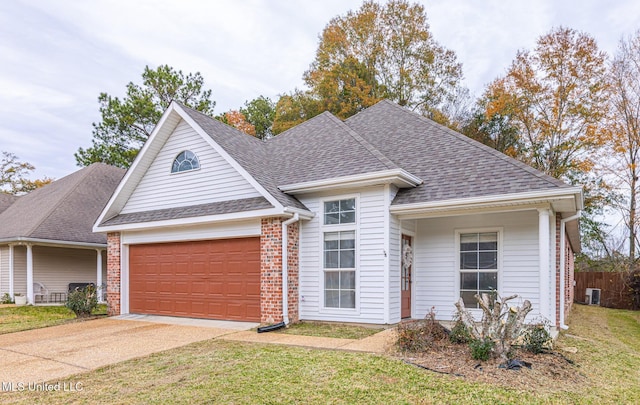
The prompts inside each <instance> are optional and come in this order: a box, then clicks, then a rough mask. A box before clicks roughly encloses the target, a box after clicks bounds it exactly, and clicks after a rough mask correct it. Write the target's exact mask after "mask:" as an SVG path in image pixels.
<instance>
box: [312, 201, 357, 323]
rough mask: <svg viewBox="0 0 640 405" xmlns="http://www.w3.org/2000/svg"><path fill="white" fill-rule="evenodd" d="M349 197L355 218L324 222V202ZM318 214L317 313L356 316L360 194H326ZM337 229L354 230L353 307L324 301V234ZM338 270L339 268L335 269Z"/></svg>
mask: <svg viewBox="0 0 640 405" xmlns="http://www.w3.org/2000/svg"><path fill="white" fill-rule="evenodd" d="M350 198H353V199H355V200H356V201H355V202H356V220H355V222H353V223H349V224H332V225H325V224H324V203H325V202H329V201H338V200H348V199H350ZM319 211H320V215H318V216H317V218H318V220H319V221H320V223H319V227H318V228H319V245H318V249H319V250H318V256H319V260H320V269H319V277H318V278H319V280H320V282H319V283H318V285H319V292H318V302H319V313H321V314H327V315H343V316H358V315H360V194H344V195H335V196H328V197H324V198H321V199H320V210H319ZM339 231H354V232H355V239H356V240H355V246H356V249H355V250H356V251H355V264H356V268H355V273H356V274H355V278H356V285H355V289H356V294H355V300H356V302H355V308H334V307H326V306H325V302H324V273H325V268H324V234H325V232H339ZM335 270H336V271H339V270H340V269H335Z"/></svg>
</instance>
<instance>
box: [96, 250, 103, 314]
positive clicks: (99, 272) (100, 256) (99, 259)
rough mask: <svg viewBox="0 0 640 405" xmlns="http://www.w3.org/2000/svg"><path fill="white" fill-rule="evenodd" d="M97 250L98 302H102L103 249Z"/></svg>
mask: <svg viewBox="0 0 640 405" xmlns="http://www.w3.org/2000/svg"><path fill="white" fill-rule="evenodd" d="M96 252H98V255H97V257H98V258H97V260H96V294H97V297H98V302H102V301H103V299H102V297H103V295H102V249H96Z"/></svg>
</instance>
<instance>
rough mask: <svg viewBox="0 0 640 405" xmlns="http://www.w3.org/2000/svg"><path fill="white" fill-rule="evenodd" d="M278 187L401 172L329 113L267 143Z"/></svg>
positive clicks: (273, 174)
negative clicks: (384, 172)
mask: <svg viewBox="0 0 640 405" xmlns="http://www.w3.org/2000/svg"><path fill="white" fill-rule="evenodd" d="M266 150H267V155H268V156H269V159H270V161H271V163H272V169H271V172H272V176H273V177H275V178H277V180H278V185H285V184H294V183H302V182H307V181H314V180H323V179H327V178H332V177H342V176H348V175H355V174H362V173H370V172H377V171H382V170H388V169H395V168H398V165H396V164H395V163H393V162H391V161H390V160H389V159H387V157H386V156H384V155H383V154H382V153H380V152H379V151H378V150H377V149H375V148H374V147H373V146H372V145H370V144H369V143H368V142H367V141H365V140H364V139H362V137H360V135H359V134H357V133H356V132H354V131H353V130H352V129H351V128H349V127H348V126H346V125H345V124H344V123H343V122H342V121H340V120H339V119H338V118H336V117H335V116H333V115H332V114H330V113H328V112H324V113H322V114H320V115H319V116H317V117H314V118H313V119H311V120H308V121H306V122H303V123H302V124H300V125H298V126H296V127H294V128H291V129H289V130H288V131H286V132H283V133H281V134H280V135H278V136H276V137H274V138H272V139H270V140H268V141H267V142H266Z"/></svg>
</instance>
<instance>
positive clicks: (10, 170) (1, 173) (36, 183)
mask: <svg viewBox="0 0 640 405" xmlns="http://www.w3.org/2000/svg"><path fill="white" fill-rule="evenodd" d="M33 170H35V167H34V166H33V165H32V164H31V163H28V162H22V161H20V158H18V156H16V155H15V154H13V153H10V152H0V193H5V194H14V195H21V194H26V193H28V192H30V191H33V190H35V189H36V188H40V187H43V186H45V185H47V184H49V183H51V182H52V181H53V179H51V178H49V177H44V178H42V179H37V180H29V179H28V178H27V176H28V175H29V174H30V173H31V172H32V171H33Z"/></svg>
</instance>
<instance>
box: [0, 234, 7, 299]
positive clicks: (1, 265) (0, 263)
mask: <svg viewBox="0 0 640 405" xmlns="http://www.w3.org/2000/svg"><path fill="white" fill-rule="evenodd" d="M5 293H7V294H8V293H9V247H8V246H0V296H2V295H4V294H5Z"/></svg>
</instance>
